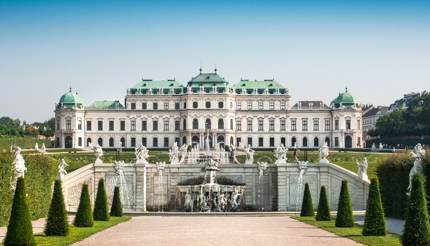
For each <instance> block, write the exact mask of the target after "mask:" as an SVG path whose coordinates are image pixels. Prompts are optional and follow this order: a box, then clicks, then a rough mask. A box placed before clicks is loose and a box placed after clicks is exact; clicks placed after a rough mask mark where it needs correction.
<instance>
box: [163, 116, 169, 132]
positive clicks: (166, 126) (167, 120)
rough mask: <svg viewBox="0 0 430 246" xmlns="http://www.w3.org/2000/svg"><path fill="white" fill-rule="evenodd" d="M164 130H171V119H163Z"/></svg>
mask: <svg viewBox="0 0 430 246" xmlns="http://www.w3.org/2000/svg"><path fill="white" fill-rule="evenodd" d="M163 126H164V127H163V130H164V131H165V132H168V131H169V119H164V120H163Z"/></svg>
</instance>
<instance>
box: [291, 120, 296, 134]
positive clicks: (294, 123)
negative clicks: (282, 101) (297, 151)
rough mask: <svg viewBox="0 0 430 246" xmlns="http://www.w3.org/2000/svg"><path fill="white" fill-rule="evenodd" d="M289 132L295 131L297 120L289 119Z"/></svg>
mask: <svg viewBox="0 0 430 246" xmlns="http://www.w3.org/2000/svg"><path fill="white" fill-rule="evenodd" d="M291 131H292V132H295V131H297V119H291Z"/></svg>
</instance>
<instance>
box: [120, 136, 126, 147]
mask: <svg viewBox="0 0 430 246" xmlns="http://www.w3.org/2000/svg"><path fill="white" fill-rule="evenodd" d="M121 147H125V138H121Z"/></svg>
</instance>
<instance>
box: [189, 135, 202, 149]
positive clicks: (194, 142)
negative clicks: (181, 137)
mask: <svg viewBox="0 0 430 246" xmlns="http://www.w3.org/2000/svg"><path fill="white" fill-rule="evenodd" d="M199 143H200V140H199V137H197V136H194V137H192V138H191V146H193V147H195V146H197V145H198V144H199Z"/></svg>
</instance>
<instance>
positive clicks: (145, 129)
mask: <svg viewBox="0 0 430 246" xmlns="http://www.w3.org/2000/svg"><path fill="white" fill-rule="evenodd" d="M147 130H148V122H147V121H146V120H142V131H147Z"/></svg>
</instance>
